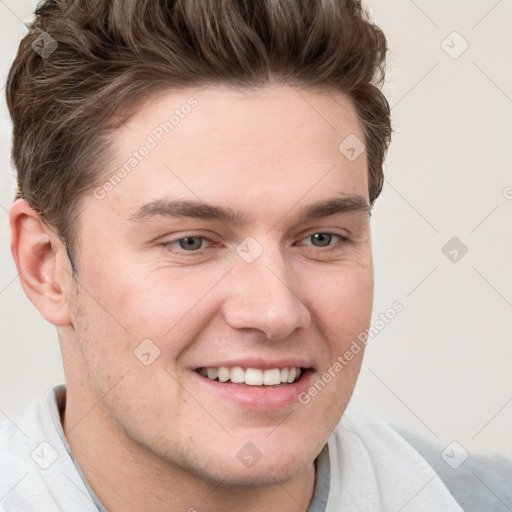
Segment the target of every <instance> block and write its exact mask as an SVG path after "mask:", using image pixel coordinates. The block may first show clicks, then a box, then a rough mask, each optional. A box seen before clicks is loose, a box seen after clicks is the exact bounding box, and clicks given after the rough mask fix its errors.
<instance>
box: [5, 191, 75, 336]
mask: <svg viewBox="0 0 512 512" xmlns="http://www.w3.org/2000/svg"><path fill="white" fill-rule="evenodd" d="M9 224H10V229H11V254H12V257H13V259H14V262H15V264H16V269H17V271H18V276H19V279H20V282H21V286H22V287H23V290H24V291H25V293H26V294H27V297H28V298H29V299H30V301H31V302H32V304H34V306H35V307H36V308H37V310H38V311H39V312H40V313H41V314H42V315H43V317H44V318H45V319H46V320H47V321H48V322H50V323H51V324H53V325H55V326H69V325H72V324H71V317H70V315H69V310H68V302H67V297H68V294H67V291H68V290H69V289H70V286H71V283H72V277H71V265H70V262H69V260H68V257H67V253H66V250H65V248H64V246H63V244H62V242H61V241H60V239H59V238H58V236H57V234H56V233H55V232H54V231H53V230H51V229H50V228H49V227H48V226H47V225H46V224H45V223H44V222H43V221H42V220H41V217H40V216H39V214H38V213H37V212H36V211H34V210H33V209H32V208H31V207H30V206H29V205H28V203H27V202H26V201H25V200H24V199H17V200H16V201H15V202H14V203H13V205H12V206H11V210H10V217H9ZM66 268H69V272H66V271H65V270H66ZM63 270H64V271H63Z"/></svg>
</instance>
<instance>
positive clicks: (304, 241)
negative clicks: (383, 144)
mask: <svg viewBox="0 0 512 512" xmlns="http://www.w3.org/2000/svg"><path fill="white" fill-rule="evenodd" d="M191 96H193V97H194V98H196V99H197V100H198V105H197V107H195V108H194V109H193V110H192V111H191V113H190V114H189V115H187V116H186V117H185V118H184V119H182V120H181V122H180V124H179V126H177V127H175V129H174V130H173V131H172V132H171V133H170V134H169V135H167V136H166V137H165V138H164V139H163V140H162V142H160V143H159V144H158V146H157V147H156V148H155V149H153V150H152V151H151V152H150V154H149V155H148V156H146V157H145V158H144V159H143V160H142V161H141V162H140V163H139V164H138V166H137V167H136V169H134V170H133V171H132V172H131V173H130V174H129V175H128V176H127V177H126V178H125V179H124V180H123V181H122V182H121V183H119V184H118V185H117V186H116V187H115V188H114V189H113V190H112V191H111V192H109V193H108V194H106V196H105V197H104V198H103V199H101V200H99V199H97V198H95V197H94V195H93V191H91V192H90V193H89V194H86V195H84V196H83V197H82V199H81V202H82V206H83V208H82V209H81V216H80V229H79V239H78V245H77V252H76V254H77V261H76V264H77V268H78V277H77V279H75V280H74V279H72V275H71V274H72V273H71V265H70V262H69V259H68V257H67V255H66V252H65V249H64V247H63V245H62V243H61V242H60V241H59V239H58V238H57V236H56V234H55V232H54V231H53V230H52V229H51V228H49V227H48V226H47V225H46V224H45V223H44V222H42V221H41V219H40V218H39V216H38V215H37V214H36V213H35V212H34V211H33V210H31V209H30V207H29V206H28V205H27V203H26V202H25V201H24V200H22V199H20V200H17V201H16V202H15V203H14V204H13V206H12V208H11V218H10V223H11V234H12V247H11V248H12V253H13V257H14V259H15V262H16V265H17V267H18V270H19V271H21V270H22V269H25V270H24V271H23V272H22V273H21V274H20V280H21V283H22V286H23V288H24V290H25V292H26V293H27V295H28V297H29V298H30V300H31V301H32V302H33V303H34V305H35V306H36V307H37V309H38V310H39V311H40V312H41V314H42V315H43V317H44V318H45V319H46V320H48V321H49V322H51V323H52V324H54V325H55V326H57V328H58V333H59V339H60V343H61V350H62V355H63V363H64V369H65V376H66V384H67V404H66V411H65V414H64V415H63V417H62V424H63V427H64V431H65V433H66V436H67V438H68V440H69V442H70V445H71V449H72V451H73V453H74V455H75V458H76V460H77V462H78V464H79V465H80V467H81V468H82V470H83V471H84V474H85V475H86V478H87V479H88V481H89V483H90V484H91V486H92V488H93V489H94V491H95V492H96V494H97V495H98V497H99V498H100V500H101V501H102V503H103V504H104V505H105V506H106V507H107V508H108V510H111V511H114V512H116V511H131V510H133V511H135V510H142V509H144V510H151V511H164V510H165V511H183V510H189V509H190V508H192V507H193V508H195V509H197V510H198V511H199V512H208V511H212V512H213V511H218V510H221V509H228V508H229V509H231V510H245V511H253V510H254V511H255V510H269V511H274V510H275V511H277V510H279V511H280V512H283V511H292V510H305V509H306V508H307V506H308V503H309V502H310V500H311V497H312V494H313V488H314V478H315V470H314V464H313V461H314V459H315V457H316V456H317V455H318V454H319V452H320V451H321V449H322V447H323V446H324V444H325V443H326V441H327V439H328V437H329V436H330V434H331V433H332V432H333V430H334V428H335V426H336V424H337V423H338V421H339V420H340V417H341V415H342V413H343V411H344V410H345V407H346V405H347V403H348V401H349V399H350V397H351V395H352V391H353V388H354V386H355V383H356V380H357V376H358V373H359V369H360V365H361V360H362V355H363V350H362V351H361V352H360V353H359V354H357V355H356V356H354V358H353V359H352V360H351V361H350V363H349V364H348V365H347V366H346V367H345V368H344V369H343V371H342V372H340V373H339V374H337V376H336V377H335V378H334V379H333V380H332V382H330V383H329V384H328V385H327V386H325V388H324V389H323V390H322V391H321V392H320V393H318V395H317V396H315V397H314V398H312V399H311V401H310V402H309V403H308V404H307V405H303V404H301V403H299V402H295V403H293V404H292V405H291V406H288V407H285V408H283V409H279V410H273V411H268V410H252V409H250V408H249V409H247V408H242V407H239V406H238V405H237V404H235V403H233V402H232V401H230V400H229V399H226V398H222V397H219V396H217V395H216V394H215V393H214V392H212V391H211V390H210V389H209V388H206V387H205V386H203V385H200V382H199V380H198V378H197V375H196V374H195V372H194V369H195V368H197V367H198V366H208V363H209V362H213V361H219V360H220V361H222V360H225V358H226V357H229V358H232V359H234V358H235V357H249V356H254V357H260V358H262V359H264V360H265V359H266V358H272V359H279V358H285V357H299V358H304V359H306V360H308V361H309V362H310V363H311V365H312V367H313V372H314V374H313V381H315V380H316V379H318V378H320V377H321V375H322V374H323V373H324V372H326V371H327V370H328V368H330V367H332V365H333V363H334V362H335V361H336V358H337V356H339V355H342V354H343V353H344V352H345V351H346V350H348V349H349V347H350V344H351V342H352V340H353V339H355V338H356V337H357V335H358V334H359V333H360V332H361V331H363V330H364V329H366V328H367V327H368V326H369V324H370V320H371V312H372V303H373V264H372V251H371V239H370V217H369V214H368V213H364V212H349V213H343V214H337V215H331V216H325V217H322V218H316V219H312V220H309V221H307V222H302V223H300V222H298V221H297V212H298V211H299V209H300V208H302V207H304V206H308V205H310V204H312V203H313V202H315V201H318V200H326V199H332V198H336V197H341V196H342V195H346V194H357V195H359V196H361V197H363V198H364V199H365V200H366V202H367V203H368V202H369V197H368V179H367V165H368V162H367V156H366V153H363V154H362V155H361V156H360V157H359V158H357V159H356V160H355V161H350V160H349V159H347V158H346V157H345V155H344V154H343V153H342V152H340V151H339V150H338V146H339V144H340V143H341V142H342V141H343V140H344V139H345V138H346V137H347V136H348V135H349V134H355V135H356V136H357V137H358V138H359V139H361V140H364V136H363V132H362V129H361V126H360V123H359V121H358V118H357V115H356V114H355V111H354V108H353V106H352V104H351V102H350V100H349V99H348V98H347V97H345V96H344V95H342V94H339V93H336V94H328V93H325V92H315V91H312V90H299V89H296V88H291V87H287V86H278V85H272V86H268V87H266V88H264V89H258V90H257V91H251V92H247V91H242V90H234V89H230V88H227V87H223V86H222V87H221V86H215V87H213V86H210V87H208V88H206V89H205V90H197V89H190V90H182V91H180V92H176V91H166V92H165V93H162V94H160V95H158V96H157V97H155V98H153V99H152V101H151V102H148V103H146V104H144V105H143V106H142V107H141V108H140V110H139V111H138V112H137V114H136V115H135V116H134V117H133V118H132V119H131V120H130V122H129V123H128V124H127V125H126V126H124V127H123V128H122V129H121V130H119V132H118V133H117V134H116V137H115V148H114V151H115V156H116V163H117V165H118V166H121V165H122V164H123V163H124V162H125V161H126V160H127V158H128V157H129V155H130V154H131V153H132V152H133V151H134V149H136V148H139V147H140V146H141V145H142V144H143V143H144V141H145V139H146V137H147V135H148V134H150V133H151V131H152V130H153V129H154V127H155V126H157V125H158V124H159V123H160V122H162V121H163V120H164V119H166V118H168V115H166V113H167V112H171V111H172V110H173V109H175V108H179V106H180V105H182V104H184V103H185V102H186V101H187V99H188V98H190V97H191ZM164 197H165V198H167V199H176V198H179V199H191V200H198V198H199V200H200V201H202V202H205V203H212V204H216V205H222V206H224V207H230V208H231V209H233V210H235V211H240V212H242V213H244V214H245V215H246V216H247V218H248V222H247V223H245V224H243V225H233V224H229V223H224V222H220V221H217V220H204V219H195V218H166V217H163V216H160V217H156V218H153V219H151V220H149V221H146V222H134V221H131V220H128V217H129V216H130V215H131V214H132V213H133V212H135V211H136V210H137V208H139V207H140V206H142V205H143V204H145V203H147V202H149V201H152V200H155V199H160V198H164ZM315 233H333V234H335V235H342V236H346V237H348V238H349V241H348V242H343V241H341V239H339V238H338V237H337V236H333V237H332V239H331V242H330V246H329V247H323V246H321V245H320V244H319V243H318V242H316V241H315V237H312V235H314V234H315ZM194 236H196V237H206V238H207V239H208V240H211V242H208V241H207V240H204V241H203V247H204V249H201V250H200V251H199V252H197V251H196V252H195V253H194V252H191V251H187V250H186V249H183V248H182V246H180V245H179V242H176V241H177V240H179V239H183V238H185V237H194ZM248 236H251V237H253V238H254V239H255V240H256V241H257V242H258V244H259V245H260V246H261V247H262V249H263V252H262V254H261V255H260V256H259V257H258V258H257V259H256V260H255V261H254V262H252V263H250V264H249V263H247V262H246V261H244V260H243V259H242V258H241V257H240V256H239V255H238V254H237V253H236V251H235V249H236V248H237V246H238V245H239V244H240V243H241V242H242V241H243V240H244V239H245V238H246V237H248ZM172 241H174V245H168V246H164V245H162V244H163V243H164V242H172ZM314 244H315V245H314ZM144 339H150V340H151V341H152V343H154V345H156V346H157V347H158V348H159V350H160V355H159V356H158V357H157V358H156V359H155V360H154V361H153V362H152V364H150V365H149V366H145V365H144V364H141V361H140V360H139V359H137V358H136V357H135V356H134V350H135V349H136V347H137V346H138V345H139V344H140V343H141V341H142V340H144ZM248 442H251V443H253V445H254V446H256V447H257V449H258V450H259V452H260V453H261V454H262V457H261V459H260V460H259V461H258V462H257V463H256V464H255V465H254V466H252V467H246V466H245V465H244V464H242V463H241V461H240V459H239V458H238V457H237V452H238V451H239V450H240V449H241V448H242V447H243V446H244V445H245V444H246V443H248ZM105 454H108V456H105Z"/></svg>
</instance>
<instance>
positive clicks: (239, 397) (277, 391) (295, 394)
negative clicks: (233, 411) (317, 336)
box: [192, 369, 313, 411]
mask: <svg viewBox="0 0 512 512" xmlns="http://www.w3.org/2000/svg"><path fill="white" fill-rule="evenodd" d="M192 373H193V374H194V375H195V376H196V378H198V379H199V382H200V383H201V384H202V385H204V386H207V388H208V389H209V390H210V391H212V392H213V393H215V394H216V395H218V396H221V397H223V398H227V399H229V400H231V401H233V402H235V403H236V404H238V406H240V407H242V408H243V409H251V410H256V411H277V410H279V409H285V408H287V407H291V406H292V405H294V404H299V403H300V402H299V395H300V394H301V393H303V392H305V391H306V390H307V389H308V388H309V386H310V382H311V380H312V378H313V371H312V370H311V369H308V370H303V373H302V374H301V376H300V378H299V380H298V381H296V382H293V383H292V384H280V385H279V386H249V385H247V384H233V383H232V382H219V381H216V380H211V379H209V378H208V377H203V376H202V375H201V374H199V373H197V372H196V371H193V372H192Z"/></svg>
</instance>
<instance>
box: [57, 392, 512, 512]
mask: <svg viewBox="0 0 512 512" xmlns="http://www.w3.org/2000/svg"><path fill="white" fill-rule="evenodd" d="M48 406H49V410H50V414H51V417H52V420H53V424H54V426H55V429H56V430H57V432H58V434H59V436H60V438H61V440H62V442H63V444H64V446H65V447H66V450H67V451H68V453H69V455H70V457H71V460H72V461H73V463H74V465H75V467H76V469H77V471H78V473H79V475H80V477H81V478H82V480H83V482H84V485H85V487H86V489H87V491H88V492H89V494H90V496H91V498H92V500H93V501H94V504H95V505H96V507H97V509H98V511H99V512H108V511H107V509H106V508H105V507H104V506H103V505H102V503H101V502H100V500H99V498H98V497H97V496H96V494H95V493H94V491H93V490H92V488H91V486H90V485H89V483H88V482H87V479H86V478H85V475H84V474H83V472H82V470H81V469H80V467H79V465H78V463H77V462H76V460H75V459H74V457H73V454H72V453H71V448H70V446H69V443H68V441H67V439H66V436H65V435H64V431H63V429H62V425H61V419H60V415H61V414H62V412H63V411H64V408H65V406H66V388H65V385H61V386H58V387H56V389H55V394H53V393H51V394H50V395H49V397H48ZM395 430H396V431H397V432H398V434H399V435H400V436H401V437H402V438H403V439H405V441H407V442H408V443H409V444H410V445H411V446H412V447H413V448H414V449H415V450H416V451H417V452H418V453H419V454H420V455H422V456H423V458H424V459H425V460H426V461H427V462H428V463H429V464H430V465H431V466H432V467H433V468H434V470H435V471H436V473H438V475H439V476H440V478H441V479H442V480H443V482H444V484H445V486H446V487H447V488H448V490H449V491H450V493H451V494H452V495H453V497H454V498H455V500H456V501H457V502H458V503H459V505H460V506H461V507H462V509H463V510H464V511H465V512H512V460H511V459H507V458H504V457H499V456H488V457H486V456H473V455H470V456H469V457H468V459H467V460H466V461H465V462H464V463H463V464H461V465H460V466H459V467H458V468H457V469H452V468H451V467H450V466H449V465H448V464H447V463H446V462H445V461H444V460H443V459H442V458H441V453H442V451H443V450H444V448H445V446H441V445H436V444H434V443H431V442H430V441H428V440H427V439H425V438H422V437H420V436H418V435H416V434H413V433H410V432H407V431H404V430H402V429H400V428H396V427H395ZM330 457H336V454H329V450H328V446H327V444H326V445H325V446H324V447H323V449H322V451H321V452H320V454H319V455H318V457H317V458H316V460H315V487H314V494H313V498H312V500H311V502H310V504H309V507H308V509H307V512H324V511H325V509H326V506H327V501H328V498H329V490H330V486H331V468H330V461H329V458H330Z"/></svg>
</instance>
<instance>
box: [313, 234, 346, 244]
mask: <svg viewBox="0 0 512 512" xmlns="http://www.w3.org/2000/svg"><path fill="white" fill-rule="evenodd" d="M334 237H336V238H338V239H339V240H340V241H341V242H348V241H349V239H348V238H347V237H345V236H343V235H338V234H336V233H313V234H312V235H309V236H307V237H306V238H304V239H303V240H307V239H308V238H310V239H311V241H312V243H311V244H306V245H313V246H314V247H330V246H332V245H333V244H331V242H332V241H333V238H334Z"/></svg>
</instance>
